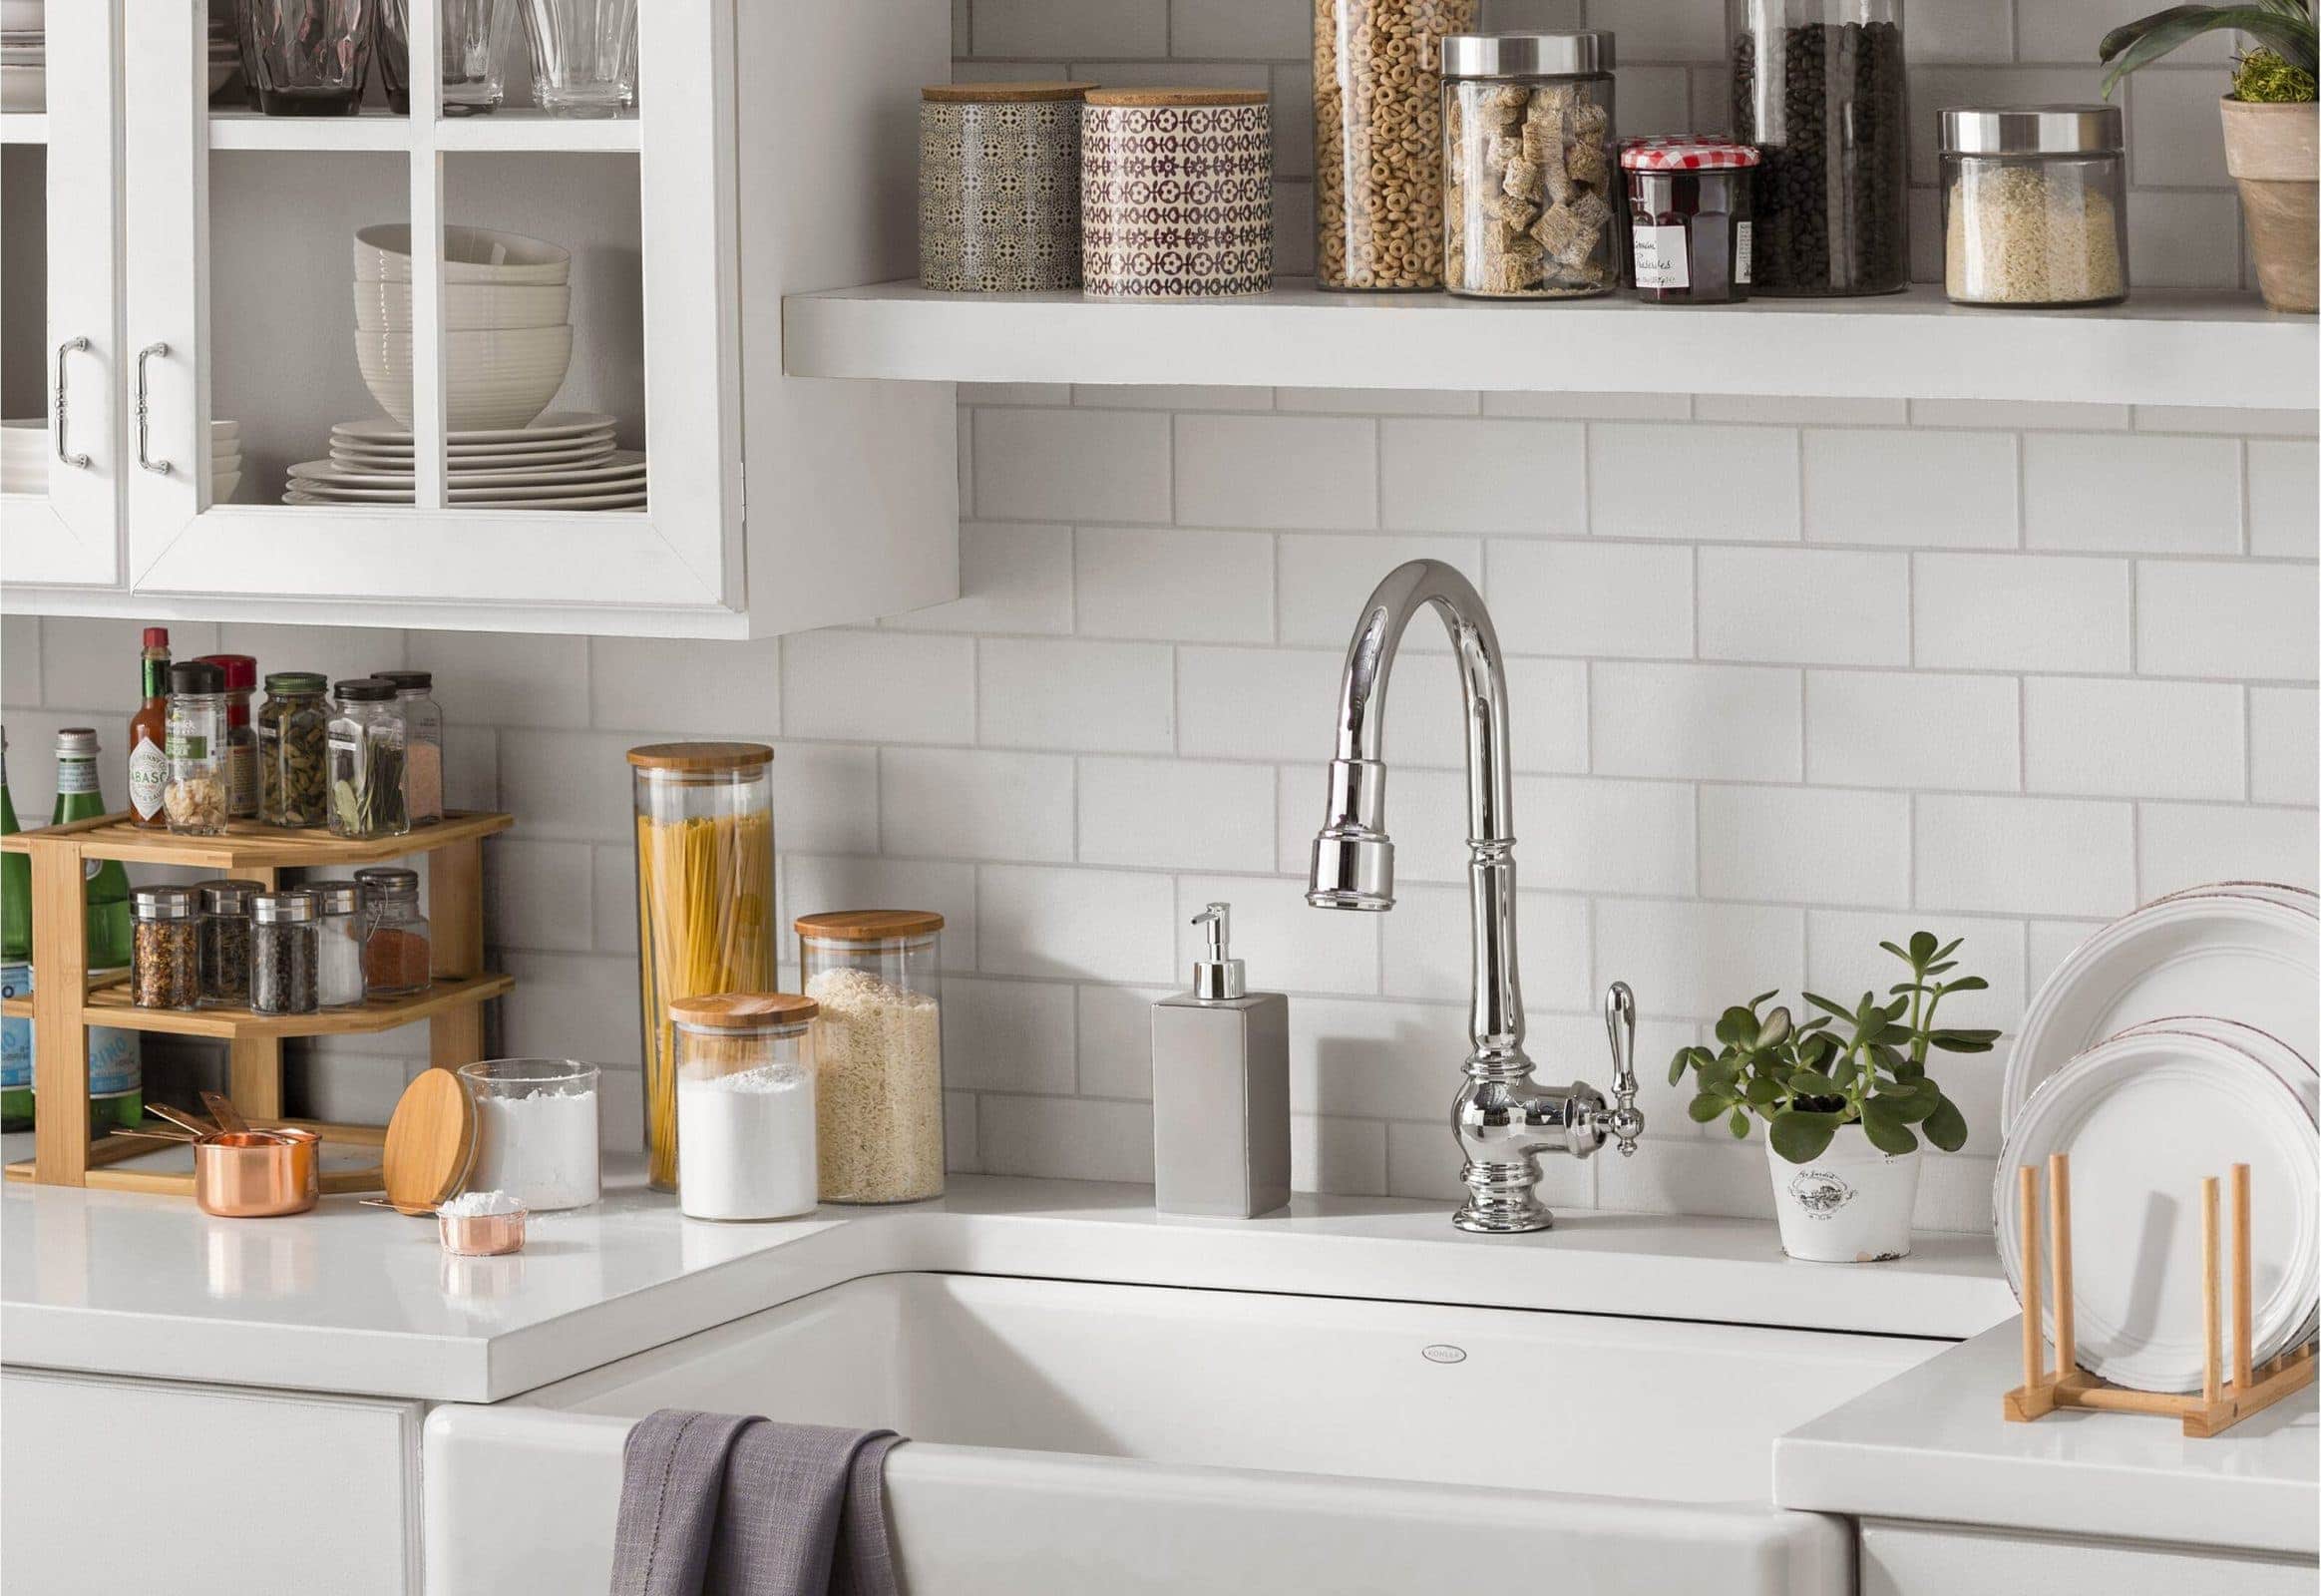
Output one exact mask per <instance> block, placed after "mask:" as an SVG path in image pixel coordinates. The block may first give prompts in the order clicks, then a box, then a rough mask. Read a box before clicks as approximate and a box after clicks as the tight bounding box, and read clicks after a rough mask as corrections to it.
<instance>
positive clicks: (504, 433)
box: [330, 410, 619, 451]
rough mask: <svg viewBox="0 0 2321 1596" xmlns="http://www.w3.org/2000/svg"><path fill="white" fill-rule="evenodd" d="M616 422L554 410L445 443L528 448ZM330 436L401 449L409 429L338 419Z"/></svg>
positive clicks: (458, 431) (466, 431)
mask: <svg viewBox="0 0 2321 1596" xmlns="http://www.w3.org/2000/svg"><path fill="white" fill-rule="evenodd" d="M618 425H619V423H618V422H616V421H615V420H614V419H613V418H612V417H610V416H605V415H598V414H596V413H594V412H592V411H587V410H554V411H551V412H549V413H548V414H547V415H545V416H540V417H537V418H536V419H534V420H533V421H531V422H530V423H528V424H527V425H525V426H522V427H455V428H453V429H452V430H451V431H450V433H449V434H447V436H446V442H447V443H448V444H449V445H450V447H451V448H452V449H453V450H454V451H457V450H459V449H461V448H463V447H478V448H481V447H486V446H489V445H493V444H503V445H512V446H525V447H529V446H531V445H533V444H534V443H535V442H536V441H537V440H540V439H548V438H577V437H580V436H583V435H585V434H588V433H595V432H606V433H609V432H610V431H611V430H612V429H613V428H614V427H616V426H618ZM330 435H331V436H332V437H333V438H344V439H346V440H348V441H349V442H352V443H372V444H389V445H393V446H396V447H399V448H402V449H409V448H410V447H411V428H410V425H409V424H408V423H406V424H404V425H402V426H396V425H395V424H393V423H391V422H386V421H381V420H379V419H377V418H376V417H372V418H368V419H365V420H362V421H342V422H340V423H339V424H338V425H337V426H335V427H332V428H331V429H330Z"/></svg>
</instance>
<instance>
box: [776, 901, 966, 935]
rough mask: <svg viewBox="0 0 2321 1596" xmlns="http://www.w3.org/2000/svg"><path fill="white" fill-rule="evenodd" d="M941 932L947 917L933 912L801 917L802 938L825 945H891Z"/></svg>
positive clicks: (877, 911) (839, 911) (849, 912)
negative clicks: (898, 940)
mask: <svg viewBox="0 0 2321 1596" xmlns="http://www.w3.org/2000/svg"><path fill="white" fill-rule="evenodd" d="M941 930H943V916H941V915H939V914H937V913H936V912H935V911H934V910H932V909H834V910H831V911H830V912H828V913H827V914H820V915H800V916H799V917H798V935H799V936H801V937H813V938H816V939H817V940H819V941H822V942H891V941H894V940H896V939H898V938H903V937H925V936H929V935H931V934H933V933H935V932H938V931H941Z"/></svg>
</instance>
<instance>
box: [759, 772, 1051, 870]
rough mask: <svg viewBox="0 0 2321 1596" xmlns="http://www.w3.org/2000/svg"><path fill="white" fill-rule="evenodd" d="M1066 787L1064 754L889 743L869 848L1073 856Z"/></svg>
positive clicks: (958, 855) (977, 855) (976, 855)
mask: <svg viewBox="0 0 2321 1596" xmlns="http://www.w3.org/2000/svg"><path fill="white" fill-rule="evenodd" d="M1072 790H1073V789H1072V760H1071V757H1070V756H1069V755H1068V754H1010V753H997V752H993V751H991V750H988V749H981V748H888V749H885V750H883V751H882V752H881V753H880V755H879V779H878V827H877V833H876V837H875V839H874V841H873V844H872V849H871V851H873V852H876V851H878V850H879V849H880V847H882V846H883V847H884V848H886V849H887V850H890V851H893V852H896V853H913V854H929V855H933V856H935V857H938V858H949V859H1004V860H1019V861H1027V862H1038V861H1054V862H1062V861H1065V860H1068V859H1070V858H1071V857H1072V837H1073V830H1072V815H1073V809H1072ZM778 818H779V817H777V819H778Z"/></svg>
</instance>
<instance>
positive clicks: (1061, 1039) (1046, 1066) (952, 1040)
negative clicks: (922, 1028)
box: [943, 975, 1078, 1097]
mask: <svg viewBox="0 0 2321 1596" xmlns="http://www.w3.org/2000/svg"><path fill="white" fill-rule="evenodd" d="M1072 1007H1073V998H1072V989H1071V988H1070V987H1068V986H1065V985H1064V984H1062V983H1061V982H1052V981H987V980H983V979H981V978H978V977H974V976H961V975H951V976H948V977H946V978H945V980H944V984H943V1073H944V1083H945V1084H946V1085H948V1086H956V1087H962V1088H966V1089H967V1090H972V1091H1033V1092H1050V1093H1054V1094H1057V1095H1060V1096H1067V1097H1068V1096H1070V1095H1071V1092H1072V1086H1073V1080H1074V1078H1075V1077H1076V1075H1077V1074H1078V1064H1077V1062H1076V1060H1075V1057H1074V1052H1073V1045H1074V1044H1073V1039H1072V1037H1073V1028H1072V1027H1073V1020H1072Z"/></svg>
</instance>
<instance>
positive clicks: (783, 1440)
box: [612, 1407, 902, 1596]
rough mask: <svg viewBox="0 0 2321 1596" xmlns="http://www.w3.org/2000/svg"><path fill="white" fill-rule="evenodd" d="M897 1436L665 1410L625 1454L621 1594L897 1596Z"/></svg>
mask: <svg viewBox="0 0 2321 1596" xmlns="http://www.w3.org/2000/svg"><path fill="white" fill-rule="evenodd" d="M901 1439H902V1437H901V1436H899V1435H897V1434H896V1433H895V1432H894V1431H893V1430H891V1429H833V1428H829V1427H827V1426H824V1425H821V1424H777V1423H775V1422H774V1421H772V1420H771V1419H766V1418H749V1417H743V1416H741V1415H738V1414H734V1413H695V1412H687V1411H685V1410H683V1409H681V1408H674V1407H664V1408H662V1409H661V1410H660V1411H658V1412H656V1413H652V1414H649V1415H648V1416H646V1417H644V1418H641V1419H639V1420H637V1423H636V1426H635V1427H634V1428H633V1429H631V1430H630V1431H629V1432H628V1441H627V1444H626V1445H625V1446H624V1447H623V1448H622V1451H621V1471H620V1522H619V1525H618V1527H617V1528H616V1529H615V1530H614V1532H613V1537H612V1596H897V1590H896V1585H895V1563H894V1557H893V1555H892V1553H891V1552H890V1551H889V1549H888V1546H887V1494H886V1484H885V1480H884V1474H883V1471H884V1468H885V1465H886V1460H887V1453H888V1451H889V1450H890V1449H891V1448H892V1447H893V1446H894V1445H895V1444H896V1443H897V1442H898V1441H900V1440H901Z"/></svg>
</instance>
